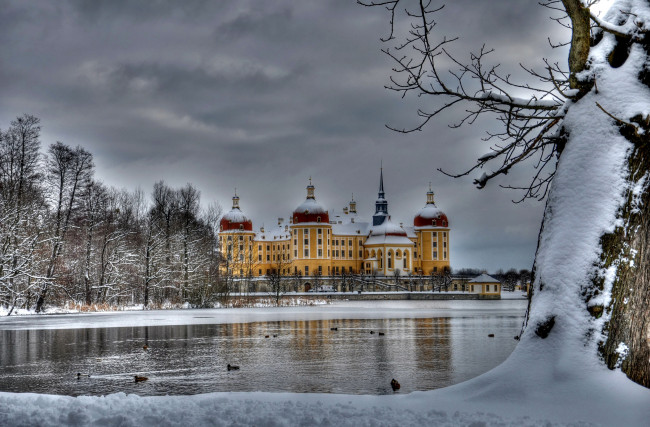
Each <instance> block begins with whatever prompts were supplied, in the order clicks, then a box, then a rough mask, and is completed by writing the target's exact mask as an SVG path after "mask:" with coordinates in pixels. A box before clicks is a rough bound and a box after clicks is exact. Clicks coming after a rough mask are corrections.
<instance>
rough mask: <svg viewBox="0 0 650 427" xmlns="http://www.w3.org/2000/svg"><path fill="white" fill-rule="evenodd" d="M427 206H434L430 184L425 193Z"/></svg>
mask: <svg viewBox="0 0 650 427" xmlns="http://www.w3.org/2000/svg"><path fill="white" fill-rule="evenodd" d="M427 205H435V203H434V201H433V190H432V189H431V182H429V191H427Z"/></svg>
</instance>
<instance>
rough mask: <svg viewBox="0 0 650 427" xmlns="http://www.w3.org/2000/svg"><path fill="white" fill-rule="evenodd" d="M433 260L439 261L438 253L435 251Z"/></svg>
mask: <svg viewBox="0 0 650 427" xmlns="http://www.w3.org/2000/svg"><path fill="white" fill-rule="evenodd" d="M433 259H438V252H437V251H433Z"/></svg>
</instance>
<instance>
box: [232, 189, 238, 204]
mask: <svg viewBox="0 0 650 427" xmlns="http://www.w3.org/2000/svg"><path fill="white" fill-rule="evenodd" d="M232 208H233V209H239V196H238V195H237V189H236V188H235V195H234V196H233V197H232Z"/></svg>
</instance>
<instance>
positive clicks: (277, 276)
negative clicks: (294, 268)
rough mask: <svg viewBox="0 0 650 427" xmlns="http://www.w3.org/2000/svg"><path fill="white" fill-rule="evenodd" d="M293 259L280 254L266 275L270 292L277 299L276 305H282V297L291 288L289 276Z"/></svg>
mask: <svg viewBox="0 0 650 427" xmlns="http://www.w3.org/2000/svg"><path fill="white" fill-rule="evenodd" d="M292 264H293V263H292V261H291V260H289V259H288V258H287V257H281V256H278V257H277V258H276V261H275V262H274V263H273V264H272V267H271V269H270V270H269V273H268V274H267V275H266V282H267V286H268V288H269V293H270V294H271V295H273V298H274V299H275V305H280V299H281V298H282V297H283V296H284V294H285V293H287V291H288V290H289V288H290V279H291V276H289V274H290V272H291V265H292Z"/></svg>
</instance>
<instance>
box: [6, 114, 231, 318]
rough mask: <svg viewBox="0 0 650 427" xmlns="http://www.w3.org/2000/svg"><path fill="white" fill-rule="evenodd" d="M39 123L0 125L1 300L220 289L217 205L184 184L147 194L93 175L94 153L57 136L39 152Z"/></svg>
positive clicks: (192, 298) (161, 295) (165, 295)
mask: <svg viewBox="0 0 650 427" xmlns="http://www.w3.org/2000/svg"><path fill="white" fill-rule="evenodd" d="M40 131H41V128H40V121H39V119H38V118H37V117H34V116H31V115H23V116H22V117H19V118H17V119H16V120H14V121H12V122H11V124H10V126H9V128H8V129H7V130H6V131H3V130H0V304H1V305H2V306H4V307H5V308H6V309H8V313H9V314H11V313H12V311H13V310H15V309H16V308H27V309H31V308H34V309H36V311H37V312H40V311H41V310H42V309H43V307H44V305H45V304H55V305H62V304H64V303H66V302H70V301H73V302H75V303H85V304H87V305H91V304H107V305H121V304H132V303H136V304H144V306H145V307H146V306H148V305H151V304H152V303H153V304H156V305H160V304H163V303H165V302H171V303H176V304H183V303H190V304H192V305H194V306H208V305H210V304H211V303H212V302H213V301H215V300H216V299H217V298H218V297H219V296H220V295H221V293H222V292H221V290H222V289H223V286H221V284H220V281H219V278H218V266H219V257H218V254H217V246H216V242H217V240H216V231H217V226H218V224H217V221H218V219H219V216H220V209H219V208H218V206H217V205H212V206H210V207H209V208H208V209H205V210H204V209H201V207H200V193H199V191H198V190H197V189H196V188H195V187H194V186H193V185H192V184H187V185H185V186H184V187H182V188H177V189H175V188H171V187H169V186H168V185H166V184H165V183H164V182H163V181H160V182H158V183H156V184H155V185H154V188H153V190H152V192H151V194H150V195H149V196H145V194H144V193H143V192H142V190H139V189H138V190H134V191H128V190H124V189H116V188H113V187H108V186H106V185H104V184H102V183H101V182H99V181H97V180H96V179H94V171H95V165H94V163H93V156H92V154H91V153H89V152H88V151H86V150H85V149H84V148H83V147H79V146H77V147H70V146H68V145H66V144H63V143H61V142H56V143H54V144H52V145H50V146H49V147H48V148H47V150H46V154H42V153H41V141H40Z"/></svg>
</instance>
